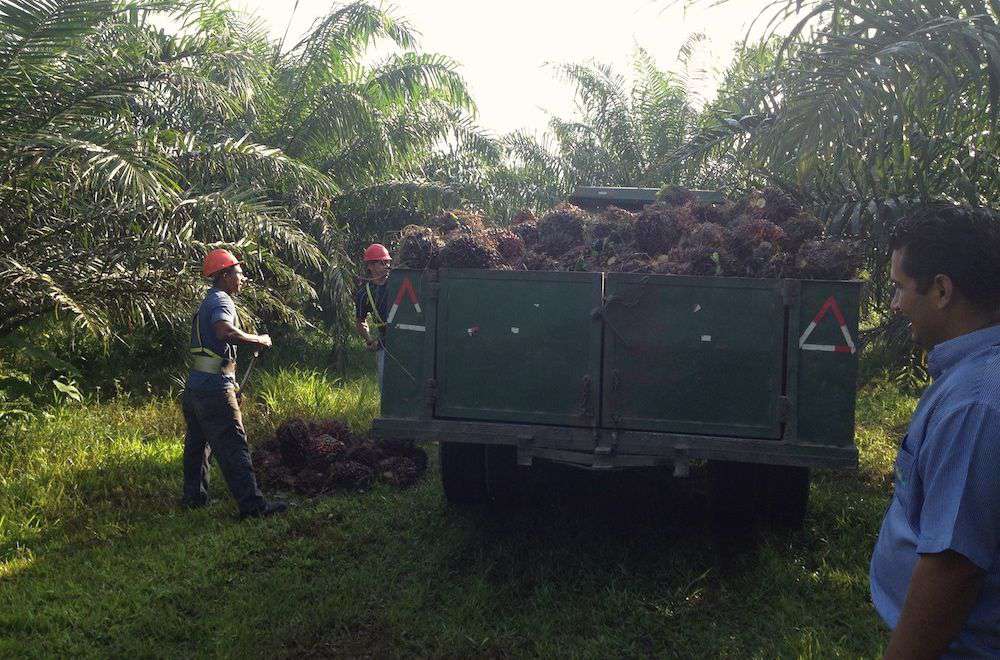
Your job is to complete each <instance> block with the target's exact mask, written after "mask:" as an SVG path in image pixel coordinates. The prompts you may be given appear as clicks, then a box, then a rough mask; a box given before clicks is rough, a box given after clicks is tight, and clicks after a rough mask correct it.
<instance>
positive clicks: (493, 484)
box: [486, 445, 522, 506]
mask: <svg viewBox="0 0 1000 660" xmlns="http://www.w3.org/2000/svg"><path fill="white" fill-rule="evenodd" d="M520 486H521V479H520V474H519V471H518V467H517V447H512V446H509V445H488V446H487V447H486V494H487V496H488V497H489V499H490V501H491V502H493V503H494V504H498V505H501V506H505V505H513V504H517V503H519V502H520V501H521V496H522V488H521V487H520Z"/></svg>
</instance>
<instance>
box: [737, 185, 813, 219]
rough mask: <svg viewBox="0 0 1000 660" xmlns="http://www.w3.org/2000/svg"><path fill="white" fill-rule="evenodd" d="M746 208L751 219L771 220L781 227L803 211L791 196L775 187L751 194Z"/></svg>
mask: <svg viewBox="0 0 1000 660" xmlns="http://www.w3.org/2000/svg"><path fill="white" fill-rule="evenodd" d="M746 207H747V212H748V213H749V215H750V217H751V218H757V219H764V220H770V221H771V222H774V223H775V224H779V225H780V224H784V223H785V222H786V221H787V220H789V219H790V218H792V217H793V216H795V215H797V214H798V213H799V212H800V211H801V210H802V209H801V208H799V205H798V204H796V202H795V200H794V199H793V198H792V197H791V195H788V194H786V193H785V192H784V191H782V190H781V189H779V188H774V187H767V188H763V189H761V190H754V191H753V192H751V193H750V194H749V195H748V196H747V202H746Z"/></svg>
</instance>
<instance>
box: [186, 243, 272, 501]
mask: <svg viewBox="0 0 1000 660" xmlns="http://www.w3.org/2000/svg"><path fill="white" fill-rule="evenodd" d="M202 274H203V275H204V276H205V277H210V278H212V288H211V289H209V290H208V294H207V295H206V296H205V300H204V301H203V302H202V303H201V306H200V307H199V308H198V313H197V314H195V316H194V318H193V319H192V321H191V370H190V372H189V373H188V379H187V384H186V385H185V387H184V396H183V397H182V400H181V404H182V407H183V409H184V422H185V424H186V426H187V432H186V433H185V434H184V497H183V502H184V504H185V505H186V506H188V507H191V508H195V507H200V506H204V505H205V504H207V503H208V461H209V458H210V457H211V456H212V454H213V452H214V454H215V460H216V462H218V464H219V469H220V470H221V471H222V476H223V477H224V478H225V480H226V484H227V485H228V486H229V492H231V493H232V494H233V497H234V498H235V499H236V502H237V504H238V505H239V509H240V518H251V517H257V516H269V515H272V514H275V513H281V512H282V511H284V510H285V509H286V508H287V507H286V506H285V505H284V504H282V503H280V502H268V501H267V500H265V499H264V496H263V495H262V494H261V492H260V489H259V488H258V487H257V480H256V478H254V474H253V465H252V463H251V460H250V448H249V447H248V445H247V434H246V431H245V430H244V429H243V416H242V413H241V412H240V404H239V401H238V400H237V398H236V394H237V388H238V385H237V383H236V344H244V345H247V346H252V347H253V348H254V349H255V350H261V349H264V348H270V346H271V338H270V337H269V336H267V335H251V334H248V333H246V332H244V331H243V330H242V329H241V327H240V319H239V316H238V315H237V313H236V304H235V303H234V302H233V296H236V295H238V294H239V292H240V290H241V289H242V288H243V285H244V283H245V282H246V277H245V276H244V275H243V269H242V267H241V266H240V263H239V261H237V260H236V257H234V256H233V255H232V254H230V253H229V252H228V251H227V250H212V251H211V252H209V253H208V255H207V256H206V257H205V263H204V266H203V268H202Z"/></svg>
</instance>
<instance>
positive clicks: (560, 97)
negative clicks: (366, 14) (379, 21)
mask: <svg viewBox="0 0 1000 660" xmlns="http://www.w3.org/2000/svg"><path fill="white" fill-rule="evenodd" d="M230 1H231V2H232V3H233V6H235V7H238V8H241V9H244V10H247V11H249V12H250V13H253V14H256V15H257V16H259V17H260V18H261V19H263V20H264V22H265V23H266V24H267V25H269V26H270V28H271V31H272V33H273V34H274V35H275V36H276V38H280V36H281V34H282V33H283V32H284V30H285V27H286V26H287V25H288V24H289V17H291V16H292V8H293V7H294V5H295V4H296V3H295V0H230ZM768 3H769V0H731V1H730V2H728V3H727V4H725V5H724V6H721V7H709V6H708V5H710V4H711V3H710V2H708V1H705V2H704V3H703V4H704V6H697V7H693V8H688V9H685V8H684V7H683V4H684V3H683V1H678V2H673V3H672V2H671V0H615V1H614V2H607V1H604V2H599V1H597V0H503V1H500V2H487V1H483V0H398V1H397V2H395V3H393V4H392V5H390V7H393V8H394V9H395V12H396V13H397V14H398V15H400V16H403V17H405V18H407V19H408V20H409V21H410V23H411V24H412V25H413V26H414V27H415V28H416V29H417V31H418V32H419V33H420V34H421V39H420V45H421V50H423V51H424V52H435V53H440V54H443V55H447V56H449V57H451V58H453V59H455V60H457V61H458V62H459V63H460V64H461V66H462V69H461V71H462V75H463V76H464V77H465V79H466V81H467V82H468V84H469V86H470V88H471V90H472V94H473V98H474V99H475V101H476V103H477V104H478V107H479V123H480V125H482V126H483V127H484V128H486V129H488V130H491V131H494V132H496V133H506V132H508V131H512V130H516V129H519V128H527V129H529V130H532V131H535V132H539V133H540V132H542V131H544V129H545V127H546V124H547V117H548V114H547V112H551V113H554V114H557V115H560V116H563V117H568V116H569V115H570V114H571V113H572V111H573V95H572V90H571V88H570V87H569V86H568V85H567V84H565V83H563V82H561V81H559V80H557V79H556V77H555V76H554V75H553V72H552V71H551V70H549V69H547V68H546V67H545V64H546V63H547V62H556V63H569V62H575V63H579V62H584V61H587V60H590V59H594V60H597V61H598V62H602V63H608V64H612V65H614V66H615V68H616V70H617V71H620V72H622V73H624V74H629V73H630V69H631V66H630V65H631V55H632V53H633V52H634V50H635V46H636V45H639V46H641V47H643V48H645V49H646V50H647V51H649V52H650V54H651V55H652V56H653V57H654V58H655V60H656V62H657V64H658V65H659V67H660V68H661V69H667V70H673V69H676V68H677V66H678V65H677V54H678V51H679V50H680V48H681V46H683V44H684V42H685V41H686V40H687V39H688V37H689V36H690V35H692V34H695V33H699V32H700V33H704V34H706V36H707V37H708V41H707V42H706V43H704V45H703V46H702V47H701V48H700V51H701V53H702V55H701V57H700V58H699V61H698V62H697V67H698V68H702V69H708V70H709V76H708V79H707V80H706V81H705V83H704V84H703V89H704V91H705V94H706V95H710V94H711V93H712V92H713V91H714V89H715V77H714V76H713V75H712V74H713V73H714V74H715V76H717V74H718V73H719V72H720V71H721V70H722V69H724V68H725V66H726V64H727V63H728V62H729V59H730V55H731V53H732V46H733V45H734V44H735V43H737V42H739V41H741V40H742V39H743V37H744V35H745V33H746V30H747V27H748V26H749V25H750V22H751V21H752V20H753V19H754V18H755V17H756V16H757V15H758V13H759V12H760V10H761V8H762V7H764V6H765V5H767V4H768ZM333 4H334V3H333V2H331V0H299V2H298V10H297V11H296V13H295V15H294V18H293V19H292V23H291V30H290V32H289V38H288V41H289V42H290V43H295V41H296V40H297V37H300V36H301V35H302V34H303V33H304V32H305V31H306V30H307V29H308V28H309V26H310V25H311V24H312V22H313V21H314V20H316V19H317V18H319V17H321V16H323V15H325V14H326V13H327V12H328V11H329V10H330V8H331V6H333ZM671 4H672V5H674V6H669V5H671Z"/></svg>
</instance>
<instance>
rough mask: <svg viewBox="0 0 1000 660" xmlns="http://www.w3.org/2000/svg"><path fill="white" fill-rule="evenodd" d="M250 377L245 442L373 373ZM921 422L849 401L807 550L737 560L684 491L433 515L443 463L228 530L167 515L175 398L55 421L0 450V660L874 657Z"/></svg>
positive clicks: (766, 546)
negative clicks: (845, 455) (853, 414)
mask: <svg viewBox="0 0 1000 660" xmlns="http://www.w3.org/2000/svg"><path fill="white" fill-rule="evenodd" d="M259 376H260V378H259V379H258V380H257V381H256V382H255V384H254V388H253V391H252V393H251V394H250V396H249V400H248V401H247V406H246V412H245V416H246V419H247V422H248V428H249V431H250V433H251V437H252V438H253V439H254V440H256V441H259V440H262V439H263V438H265V437H266V436H267V434H268V433H270V431H271V430H272V429H273V426H274V425H275V424H276V423H277V422H278V421H280V420H281V419H283V418H284V417H286V416H288V415H293V414H295V415H317V416H327V415H336V416H340V417H344V418H346V419H348V420H349V422H350V423H351V424H352V425H353V426H354V427H355V428H356V429H357V430H359V431H363V430H364V429H365V428H366V427H367V425H368V423H369V422H370V419H371V417H372V416H373V415H374V414H375V410H376V387H375V384H374V382H373V380H372V378H371V377H370V375H368V373H366V372H363V371H358V370H354V371H351V372H349V374H348V375H347V376H346V377H344V378H342V379H335V378H332V377H329V376H327V375H325V374H324V373H320V372H314V371H304V370H287V369H286V370H279V371H276V372H275V373H271V374H264V373H262V374H259ZM913 403H914V401H913V399H911V398H908V397H904V396H902V395H900V394H898V393H897V392H895V391H894V390H893V389H892V388H891V387H888V386H885V385H876V386H873V387H871V388H869V389H867V390H865V391H864V392H862V394H861V398H860V400H859V410H858V420H859V432H858V444H859V448H860V450H861V454H862V458H861V468H860V470H859V471H858V472H857V473H834V472H820V473H818V474H817V476H816V479H815V480H814V486H813V493H812V503H811V508H810V514H809V517H808V520H807V523H806V528H805V530H803V531H802V532H801V533H796V534H790V535H779V534H771V535H765V536H764V537H763V538H761V539H760V540H759V543H758V544H757V546H756V549H755V550H752V551H746V552H734V550H738V548H733V547H729V546H728V545H727V541H726V540H725V539H720V538H718V537H716V536H714V535H713V534H712V533H711V531H710V529H709V526H708V525H707V524H706V522H705V520H706V511H705V503H704V500H705V498H704V484H703V483H702V482H701V481H700V479H699V477H698V475H697V474H696V475H695V476H694V478H693V479H691V480H690V481H688V482H682V483H673V482H670V481H669V480H668V481H666V482H664V481H661V480H657V479H643V480H640V482H639V485H638V486H637V485H635V484H634V483H633V484H631V485H628V484H625V483H623V482H622V480H616V479H610V480H609V479H602V480H599V479H596V478H594V477H592V476H591V475H588V474H583V473H579V474H578V473H575V472H571V473H569V474H562V473H561V472H560V473H558V474H556V475H555V476H558V479H556V480H555V481H554V482H553V483H554V485H553V486H552V487H551V488H550V491H549V492H548V493H547V494H546V495H545V496H544V497H543V498H542V501H541V502H540V503H539V504H538V505H536V506H533V507H526V508H521V509H516V510H512V511H507V512H502V513H496V512H491V511H489V510H472V511H463V510H455V509H453V508H451V507H449V506H446V504H445V503H444V501H443V497H442V494H441V489H440V486H439V483H438V475H437V465H436V461H434V462H432V465H431V469H430V472H429V473H428V475H427V477H426V478H425V479H424V480H423V481H422V482H421V483H420V484H419V485H418V486H417V487H416V488H415V489H413V490H409V491H405V492H397V491H394V490H392V489H389V488H386V487H382V486H379V487H376V488H375V489H374V490H373V491H371V492H368V493H364V494H341V495H337V496H334V497H330V498H326V499H321V500H300V501H298V504H297V506H295V507H294V509H293V511H292V512H291V513H290V514H288V515H286V516H284V517H280V518H276V519H269V520H263V521H252V522H249V523H238V522H236V521H235V507H234V505H233V503H232V501H231V500H230V499H229V498H228V497H227V496H225V494H224V493H225V490H224V486H223V484H222V483H221V479H219V478H218V477H217V478H216V482H215V483H214V491H215V494H216V495H217V496H220V497H219V499H218V501H217V503H216V504H213V505H212V506H210V507H208V508H207V509H204V510H200V511H197V512H188V511H183V510H180V509H178V508H177V506H176V501H177V497H178V494H179V490H180V480H181V479H180V474H181V469H180V454H181V435H182V433H183V425H182V422H181V419H180V415H179V411H178V406H177V404H176V402H175V401H173V400H152V401H149V402H145V403H136V402H131V401H129V400H125V399H119V400H113V401H110V402H105V403H102V404H87V405H81V406H75V407H70V406H65V407H63V408H60V409H59V410H56V411H53V412H52V413H51V417H50V418H49V419H44V420H40V421H39V422H37V423H36V424H34V425H33V426H32V427H30V428H29V429H27V430H26V431H25V432H24V433H21V434H19V435H18V436H16V437H14V438H9V439H6V440H3V445H2V447H0V516H2V519H0V655H3V656H17V657H26V656H27V657H32V656H54V655H57V656H68V655H74V656H75V655H84V656H100V657H107V656H131V655H139V656H170V657H177V656H191V655H197V656H252V657H271V656H277V657H289V656H300V655H307V656H308V655H313V656H341V657H349V656H358V655H371V656H399V655H420V656H451V657H454V656H499V655H517V656H525V655H529V656H549V655H559V656H566V655H573V656H589V657H604V656H621V655H626V656H645V655H661V656H677V657H705V656H709V657H711V656H731V657H742V656H755V657H774V656H785V657H795V656H798V657H835V656H843V657H865V656H867V657H873V656H876V655H878V654H879V653H880V652H881V650H882V648H883V645H884V642H885V634H884V632H883V630H882V628H881V626H880V624H879V623H878V621H877V616H876V615H875V612H874V610H873V609H872V608H871V606H870V604H869V602H868V579H867V566H868V558H869V555H870V552H871V548H872V545H873V543H874V540H875V535H876V533H877V531H878V525H879V522H880V520H881V515H882V513H883V511H884V508H885V505H886V503H887V498H888V492H889V486H888V481H887V478H888V477H887V475H888V474H889V472H890V470H891V461H892V456H893V455H894V451H895V443H896V442H898V436H899V435H900V433H901V430H902V428H903V427H904V425H905V423H906V419H907V418H908V415H909V413H910V412H911V410H912V406H913ZM429 449H431V454H432V456H434V455H435V454H436V452H435V451H433V449H434V448H433V447H429Z"/></svg>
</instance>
